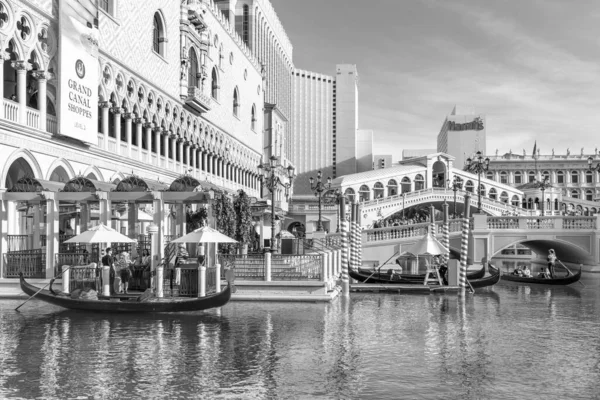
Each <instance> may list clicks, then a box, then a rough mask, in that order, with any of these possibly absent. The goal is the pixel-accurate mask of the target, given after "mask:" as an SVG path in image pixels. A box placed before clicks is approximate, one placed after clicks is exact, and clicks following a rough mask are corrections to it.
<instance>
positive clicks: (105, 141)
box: [100, 101, 110, 150]
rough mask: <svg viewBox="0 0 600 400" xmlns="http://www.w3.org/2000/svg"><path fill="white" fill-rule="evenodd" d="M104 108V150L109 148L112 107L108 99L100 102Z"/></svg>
mask: <svg viewBox="0 0 600 400" xmlns="http://www.w3.org/2000/svg"><path fill="white" fill-rule="evenodd" d="M100 107H101V108H102V136H104V143H103V144H104V150H108V118H110V117H109V115H108V109H109V108H110V106H109V103H108V101H103V102H101V103H100Z"/></svg>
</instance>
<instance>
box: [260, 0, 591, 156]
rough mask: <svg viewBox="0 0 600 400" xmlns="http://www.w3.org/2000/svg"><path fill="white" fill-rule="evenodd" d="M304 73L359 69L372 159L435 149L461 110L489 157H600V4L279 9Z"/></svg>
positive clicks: (400, 2) (329, 2) (323, 0)
mask: <svg viewBox="0 0 600 400" xmlns="http://www.w3.org/2000/svg"><path fill="white" fill-rule="evenodd" d="M271 3H272V4H273V6H274V8H275V10H276V12H277V14H278V16H279V19H280V20H281V22H282V24H283V26H284V29H285V30H286V33H287V35H288V37H289V38H290V40H291V42H292V45H293V47H294V50H293V60H294V64H295V66H296V68H300V69H305V70H309V71H314V72H319V73H323V74H328V75H334V74H335V65H336V64H343V63H348V64H356V65H357V68H358V74H359V79H360V83H359V126H360V128H361V129H373V130H374V154H375V155H379V154H390V152H392V153H393V157H394V160H400V159H401V152H402V150H404V149H435V148H436V146H437V142H436V138H437V134H438V133H439V130H440V128H441V126H442V123H443V122H444V119H445V117H446V115H448V114H449V113H450V112H451V111H452V108H453V107H454V105H458V106H459V107H467V108H472V109H474V110H475V111H476V112H477V113H481V114H484V115H485V116H486V120H487V128H486V131H487V153H488V154H494V153H495V151H496V149H498V151H499V154H504V153H506V152H508V151H509V150H512V151H513V152H514V153H519V154H522V152H523V150H526V152H527V154H531V152H532V150H533V146H534V142H537V148H538V149H540V151H541V154H550V153H551V152H552V149H554V150H555V152H556V154H565V153H566V151H567V148H569V149H570V152H571V154H579V153H580V152H581V148H584V152H585V153H588V154H589V153H593V152H594V149H595V148H596V147H597V146H600V138H598V133H600V6H598V4H597V2H596V1H595V0H569V1H564V0H525V1H523V0H521V1H516V0H504V1H481V0H369V1H365V0H362V1H358V0H302V1H294V0H271Z"/></svg>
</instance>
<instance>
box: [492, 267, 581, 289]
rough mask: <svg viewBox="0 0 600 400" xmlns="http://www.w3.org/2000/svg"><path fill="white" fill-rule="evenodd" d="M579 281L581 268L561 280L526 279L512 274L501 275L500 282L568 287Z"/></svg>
mask: <svg viewBox="0 0 600 400" xmlns="http://www.w3.org/2000/svg"><path fill="white" fill-rule="evenodd" d="M579 279H581V268H579V271H578V272H577V273H576V274H572V273H569V272H568V273H567V276H564V277H562V278H537V277H531V278H527V277H525V276H519V275H513V274H502V280H505V281H510V282H522V283H536V284H542V285H570V284H571V283H575V282H577V281H579Z"/></svg>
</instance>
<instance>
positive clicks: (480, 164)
mask: <svg viewBox="0 0 600 400" xmlns="http://www.w3.org/2000/svg"><path fill="white" fill-rule="evenodd" d="M475 155H476V157H475V159H474V160H472V159H471V158H467V162H466V164H465V167H466V168H465V169H466V170H467V171H470V172H473V173H475V174H477V212H478V213H481V173H483V172H485V171H487V170H488V168H489V167H490V159H489V158H485V159H484V158H483V156H482V155H481V151H478V152H477V153H476V154H475Z"/></svg>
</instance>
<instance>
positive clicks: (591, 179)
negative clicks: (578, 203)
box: [585, 171, 594, 183]
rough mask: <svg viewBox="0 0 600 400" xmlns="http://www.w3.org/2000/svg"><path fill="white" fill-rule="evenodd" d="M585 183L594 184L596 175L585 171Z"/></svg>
mask: <svg viewBox="0 0 600 400" xmlns="http://www.w3.org/2000/svg"><path fill="white" fill-rule="evenodd" d="M585 183H594V173H593V172H592V171H585Z"/></svg>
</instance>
